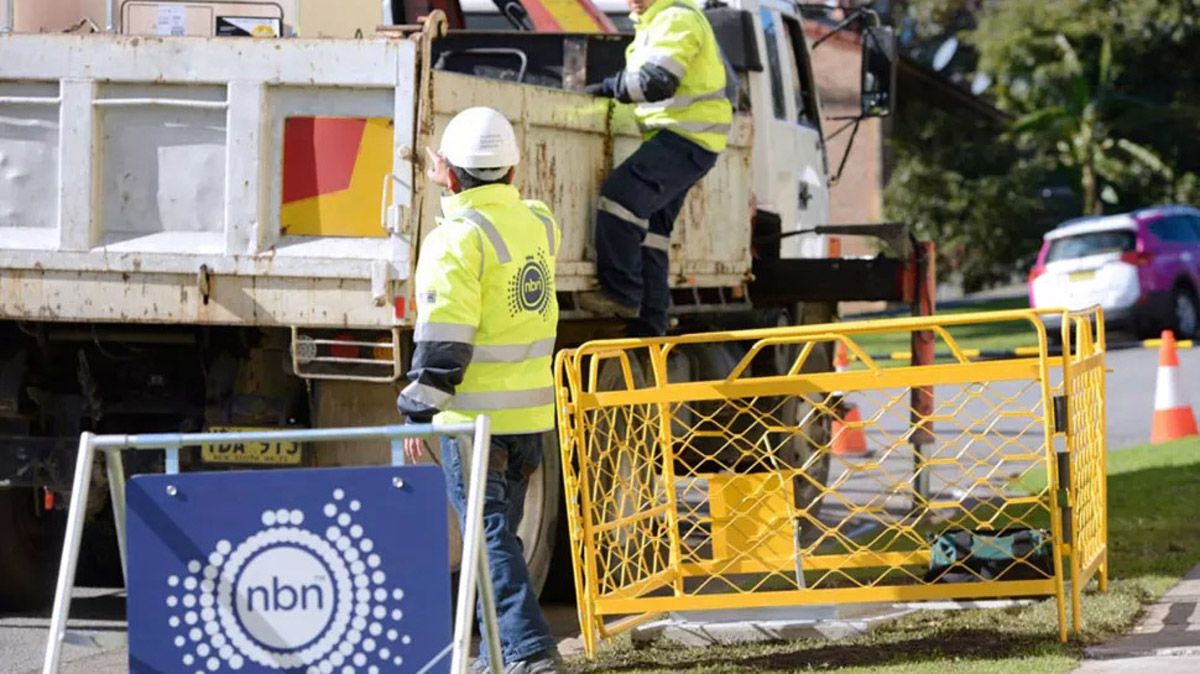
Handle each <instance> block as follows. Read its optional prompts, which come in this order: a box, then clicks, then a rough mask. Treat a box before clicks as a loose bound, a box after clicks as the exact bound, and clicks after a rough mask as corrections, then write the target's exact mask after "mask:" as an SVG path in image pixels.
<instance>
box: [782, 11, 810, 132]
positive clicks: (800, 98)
mask: <svg viewBox="0 0 1200 674" xmlns="http://www.w3.org/2000/svg"><path fill="white" fill-rule="evenodd" d="M783 23H784V25H786V26H787V36H788V42H790V47H791V48H790V49H786V50H785V51H786V52H787V53H788V65H790V66H791V70H792V92H793V94H794V95H795V97H796V121H797V122H800V123H801V124H808V125H812V124H814V123H815V120H814V117H815V114H816V109H817V108H816V105H815V104H814V101H813V100H812V93H813V87H812V86H811V83H812V68H811V66H810V64H809V62H808V50H807V49H806V45H805V43H804V29H803V28H801V27H800V22H799V21H797V20H796V19H795V18H793V17H790V16H785V17H783Z"/></svg>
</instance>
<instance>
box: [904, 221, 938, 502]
mask: <svg viewBox="0 0 1200 674" xmlns="http://www.w3.org/2000/svg"><path fill="white" fill-rule="evenodd" d="M910 259H911V261H912V262H911V264H912V265H913V274H914V277H913V284H914V288H913V290H914V292H915V297H913V316H920V317H926V316H932V315H933V313H934V311H935V310H936V304H935V301H936V300H935V297H934V293H935V292H936V289H937V271H936V267H935V261H936V249H935V248H934V244H933V242H930V241H920V242H917V243H916V245H915V246H913V251H912V257H911V258H910ZM910 362H911V363H912V366H913V367H921V366H924V365H933V363H934V336H933V332H932V331H930V330H915V331H913V333H912V360H911V361H910ZM909 405H910V407H911V410H912V411H911V417H910V419H911V423H912V426H913V429H912V435H911V437H910V442H911V443H912V448H913V503H912V510H913V511H914V512H919V513H922V514H923V513H924V512H925V509H926V507H927V506H928V499H929V497H930V495H931V494H930V491H931V488H932V484H931V482H932V480H931V477H932V476H931V475H930V472H929V471H930V468H929V466H928V465H927V464H926V463H925V455H924V450H925V446H926V445H931V444H933V443H934V441H935V438H934V435H933V422H932V421H930V420H929V417H931V416H933V387H932V386H918V387H913V389H912V393H911V394H910V401H909Z"/></svg>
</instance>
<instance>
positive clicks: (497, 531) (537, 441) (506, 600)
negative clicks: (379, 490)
mask: <svg viewBox="0 0 1200 674" xmlns="http://www.w3.org/2000/svg"><path fill="white" fill-rule="evenodd" d="M459 443H460V441H459V439H458V438H453V437H443V438H442V442H441V444H442V470H443V471H444V472H445V474H446V488H447V491H448V493H449V496H450V504H451V505H453V506H454V510H455V511H456V512H457V513H458V524H459V526H462V527H464V529H465V526H466V522H465V512H464V510H465V508H466V505H467V479H468V476H467V475H466V474H464V472H463V462H462V457H461V455H460V454H459ZM468 443H469V441H468ZM470 448H471V446H470V444H467V445H466V446H465V449H466V450H467V451H470ZM489 460H490V462H489V465H488V473H487V490H486V492H485V496H484V500H483V534H484V539H485V540H484V545H485V547H486V548H487V553H488V564H489V565H491V567H492V569H491V570H492V589H493V590H494V591H495V593H496V617H497V619H498V621H499V623H500V646H501V649H502V650H503V651H504V653H503V656H504V662H505V664H512V663H514V662H517V661H520V660H527V659H530V658H533V657H538V656H541V655H543V654H544V655H547V656H549V655H550V654H552V653H557V652H558V649H557V647H556V646H555V643H554V639H553V638H552V637H551V636H550V627H549V626H548V625H547V624H546V619H545V618H544V617H543V616H542V609H541V606H539V605H538V596H537V592H536V591H534V589H533V584H532V582H531V581H530V579H529V569H528V568H526V566H525V557H524V556H523V546H522V544H521V539H519V538H517V527H518V526H520V524H521V520H522V519H523V518H524V515H525V492H526V491H527V490H528V488H529V476H530V475H532V474H533V471H534V470H535V469H537V467H538V466H539V465H541V463H542V435H541V434H540V433H533V434H524V435H493V436H492V446H491V454H490V456H489ZM463 564H466V561H464V562H463ZM475 617H476V620H477V621H479V633H480V634H481V635H483V634H486V632H484V628H483V609H482V608H481V607H480V608H477V609H476V612H475ZM479 659H480V661H482V662H487V639H486V638H485V639H483V640H481V642H480V645H479Z"/></svg>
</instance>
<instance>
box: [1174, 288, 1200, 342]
mask: <svg viewBox="0 0 1200 674" xmlns="http://www.w3.org/2000/svg"><path fill="white" fill-rule="evenodd" d="M1171 308H1172V320H1171V326H1172V328H1174V330H1175V337H1176V338H1178V339H1192V338H1193V337H1195V336H1196V329H1197V323H1198V322H1200V308H1198V307H1197V303H1196V295H1195V293H1193V292H1192V290H1191V288H1188V287H1186V286H1182V285H1181V286H1177V287H1176V288H1175V290H1174V291H1173V292H1172V293H1171Z"/></svg>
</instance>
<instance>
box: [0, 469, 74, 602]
mask: <svg viewBox="0 0 1200 674" xmlns="http://www.w3.org/2000/svg"><path fill="white" fill-rule="evenodd" d="M36 496H37V493H36V491H35V490H33V489H0V613H3V612H7V611H21V610H27V609H34V608H40V607H43V606H46V605H47V604H49V602H50V599H51V597H52V594H53V592H54V580H55V573H56V572H57V570H58V564H57V562H56V561H55V559H54V558H55V556H56V553H57V552H58V551H57V549H56V546H55V545H54V542H55V541H60V540H61V531H58V530H59V528H58V527H56V526H55V525H54V522H55V520H56V519H57V518H52V517H48V516H44V515H42V513H39V512H38V509H37V505H38V503H37V498H36ZM56 531H58V533H59V534H60V535H58V536H55V535H54V534H55V533H56Z"/></svg>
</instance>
